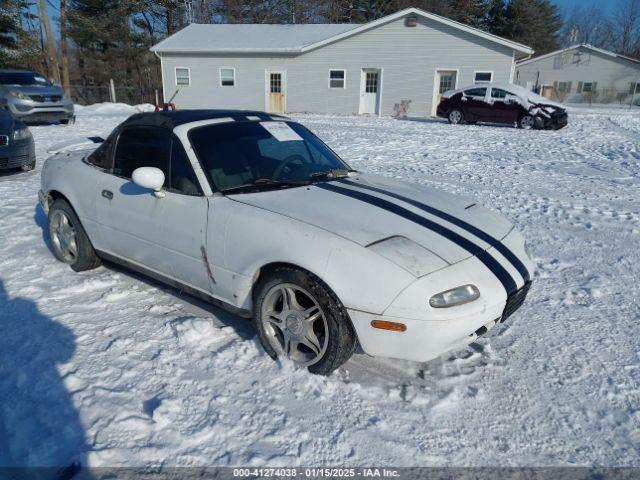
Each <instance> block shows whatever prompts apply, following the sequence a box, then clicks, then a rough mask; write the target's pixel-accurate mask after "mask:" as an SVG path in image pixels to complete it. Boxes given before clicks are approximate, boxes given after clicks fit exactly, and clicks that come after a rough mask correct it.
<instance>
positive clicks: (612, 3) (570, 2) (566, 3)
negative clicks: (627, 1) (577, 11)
mask: <svg viewBox="0 0 640 480" xmlns="http://www.w3.org/2000/svg"><path fill="white" fill-rule="evenodd" d="M621 1H622V0H593V1H589V0H551V2H552V3H555V4H556V5H557V6H559V7H560V8H561V9H562V10H563V11H567V10H568V11H571V10H572V9H573V8H575V7H577V6H580V5H596V4H597V5H599V6H600V7H601V8H603V9H604V10H613V9H614V8H615V7H616V6H617V5H619V4H620V3H621Z"/></svg>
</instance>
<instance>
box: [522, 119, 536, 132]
mask: <svg viewBox="0 0 640 480" xmlns="http://www.w3.org/2000/svg"><path fill="white" fill-rule="evenodd" d="M534 125H535V119H534V118H533V117H532V116H531V115H525V116H524V117H522V120H520V126H521V127H522V128H524V129H525V130H531V129H532V128H533V127H534Z"/></svg>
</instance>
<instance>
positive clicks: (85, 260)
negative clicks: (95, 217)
mask: <svg viewBox="0 0 640 480" xmlns="http://www.w3.org/2000/svg"><path fill="white" fill-rule="evenodd" d="M49 239H50V241H51V245H52V246H53V255H54V256H55V257H56V258H57V259H58V260H60V261H61V262H63V263H66V264H68V265H69V266H70V267H71V268H72V269H73V270H74V271H76V272H83V271H85V270H91V269H93V268H96V267H98V266H100V263H101V262H100V258H98V256H97V255H96V252H95V250H94V249H93V246H92V245H91V241H90V240H89V237H88V236H87V233H86V232H85V231H84V228H83V227H82V224H81V223H80V219H79V218H78V216H77V215H76V212H74V211H73V208H71V205H69V203H67V202H66V201H65V200H62V199H58V200H55V201H54V202H53V204H51V206H50V207H49Z"/></svg>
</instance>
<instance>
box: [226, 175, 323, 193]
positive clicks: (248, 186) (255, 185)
mask: <svg viewBox="0 0 640 480" xmlns="http://www.w3.org/2000/svg"><path fill="white" fill-rule="evenodd" d="M309 183H310V181H309V180H271V179H269V178H258V179H256V180H254V181H253V182H251V183H244V184H242V185H237V186H235V187H229V188H224V189H222V190H220V192H222V193H240V192H243V191H246V190H261V189H262V188H263V187H266V188H278V187H300V186H303V185H309Z"/></svg>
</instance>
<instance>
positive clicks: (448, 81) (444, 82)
mask: <svg viewBox="0 0 640 480" xmlns="http://www.w3.org/2000/svg"><path fill="white" fill-rule="evenodd" d="M457 83H458V72H456V71H455V70H436V77H435V80H434V86H435V92H434V93H435V95H434V97H433V106H432V108H431V114H432V115H435V114H436V109H437V108H438V105H439V104H440V99H441V96H442V94H443V93H444V92H446V91H447V90H453V89H454V88H456V85H457Z"/></svg>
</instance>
